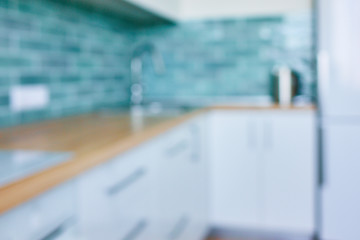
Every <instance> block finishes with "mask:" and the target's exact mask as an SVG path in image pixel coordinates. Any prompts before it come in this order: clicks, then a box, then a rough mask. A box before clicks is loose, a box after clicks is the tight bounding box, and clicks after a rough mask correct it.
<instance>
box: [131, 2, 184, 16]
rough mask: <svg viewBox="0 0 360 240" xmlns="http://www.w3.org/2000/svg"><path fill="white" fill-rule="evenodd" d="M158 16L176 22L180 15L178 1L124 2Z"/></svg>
mask: <svg viewBox="0 0 360 240" xmlns="http://www.w3.org/2000/svg"><path fill="white" fill-rule="evenodd" d="M126 1H128V2H131V3H133V4H135V5H138V6H141V7H142V8H145V9H147V10H149V11H151V12H154V13H155V14H158V15H160V16H163V17H166V18H169V19H173V20H177V19H178V18H179V13H180V4H181V1H180V0H126Z"/></svg>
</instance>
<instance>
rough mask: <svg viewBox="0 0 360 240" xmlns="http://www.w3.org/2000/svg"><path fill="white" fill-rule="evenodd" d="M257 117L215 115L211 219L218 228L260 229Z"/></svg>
mask: <svg viewBox="0 0 360 240" xmlns="http://www.w3.org/2000/svg"><path fill="white" fill-rule="evenodd" d="M256 120H257V116H256V113H250V114H249V113H247V112H243V113H239V112H235V111H224V112H215V113H213V114H212V115H211V119H210V134H211V135H210V138H209V139H210V141H211V142H210V145H209V151H210V154H211V173H210V176H211V178H210V180H211V185H210V186H211V188H210V191H211V195H210V196H211V197H210V200H211V219H212V221H213V224H215V225H220V226H221V225H223V226H229V227H234V228H236V227H246V228H256V227H257V226H258V225H259V221H260V213H259V210H260V209H259V207H258V206H259V198H260V197H261V196H260V195H259V180H260V176H259V171H258V168H259V162H258V152H257V145H258V141H259V138H258V134H259V133H258V129H257V127H256Z"/></svg>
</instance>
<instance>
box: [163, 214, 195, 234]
mask: <svg viewBox="0 0 360 240" xmlns="http://www.w3.org/2000/svg"><path fill="white" fill-rule="evenodd" d="M189 221H190V220H189V218H188V217H187V216H183V217H181V218H180V219H179V221H178V222H177V223H176V224H175V226H174V228H173V230H172V231H171V232H170V234H169V238H168V239H169V240H175V239H178V238H179V237H180V236H181V234H182V233H183V232H184V231H185V229H186V227H187V225H188V224H189Z"/></svg>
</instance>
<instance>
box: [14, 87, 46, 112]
mask: <svg viewBox="0 0 360 240" xmlns="http://www.w3.org/2000/svg"><path fill="white" fill-rule="evenodd" d="M48 104H49V89H48V88H47V87H46V86H45V85H40V84H39V85H17V86H14V87H12V88H11V90H10V107H11V110H12V111H14V112H22V111H30V110H40V109H43V108H45V107H46V106H47V105H48Z"/></svg>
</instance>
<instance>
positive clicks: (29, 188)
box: [0, 105, 314, 214]
mask: <svg viewBox="0 0 360 240" xmlns="http://www.w3.org/2000/svg"><path fill="white" fill-rule="evenodd" d="M313 109H314V107H313V106H309V107H300V108H299V107H290V108H286V109H283V108H279V107H278V106H276V105H275V106H269V107H246V106H216V107H211V108H203V109H200V110H196V111H192V112H190V113H187V114H183V115H179V116H167V117H165V116H161V117H145V118H143V124H142V125H141V126H140V127H139V126H137V127H134V125H133V124H134V122H133V121H132V119H131V117H130V115H129V114H118V115H99V114H88V115H81V116H74V117H68V118H63V119H58V120H51V121H46V122H40V123H34V124H29V125H23V126H18V127H14V128H8V129H3V130H0V150H19V149H20V150H43V151H66V152H72V153H73V154H74V157H73V158H72V159H71V160H70V161H66V162H64V163H61V164H60V165H57V166H55V167H52V168H50V169H48V170H45V171H42V172H39V173H37V174H35V175H33V176H30V177H26V178H24V179H22V180H19V181H16V182H14V183H11V184H9V185H6V186H4V187H1V188H0V214H1V213H4V212H6V211H8V210H10V209H12V208H14V207H16V206H18V205H20V204H22V203H24V202H26V201H28V200H30V199H31V198H33V197H36V196H38V195H39V194H41V193H43V192H45V191H47V190H49V189H51V188H53V187H55V186H57V185H59V184H61V183H63V182H65V181H67V180H70V179H72V178H74V177H76V176H77V175H79V174H81V173H83V172H85V171H86V170H89V169H91V168H93V167H95V166H97V165H99V164H101V163H104V162H106V161H108V160H109V159H111V158H113V157H115V156H117V155H119V154H121V153H123V152H125V151H127V150H129V149H131V148H133V147H135V146H137V145H140V144H141V143H144V142H145V141H147V140H149V139H151V138H153V137H155V136H157V135H159V134H161V133H164V132H166V131H167V130H169V129H171V128H173V127H175V126H177V125H179V124H181V123H183V122H185V121H187V120H189V119H191V118H193V117H195V116H198V115H201V114H203V113H205V112H208V111H209V110H313Z"/></svg>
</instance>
